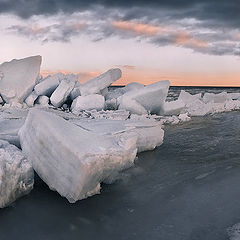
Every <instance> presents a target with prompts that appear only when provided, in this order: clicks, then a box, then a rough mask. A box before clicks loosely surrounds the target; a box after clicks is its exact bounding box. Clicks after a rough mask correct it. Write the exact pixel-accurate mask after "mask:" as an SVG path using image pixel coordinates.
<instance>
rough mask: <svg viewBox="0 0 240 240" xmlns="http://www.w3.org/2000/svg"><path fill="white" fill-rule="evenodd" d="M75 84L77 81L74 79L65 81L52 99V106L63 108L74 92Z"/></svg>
mask: <svg viewBox="0 0 240 240" xmlns="http://www.w3.org/2000/svg"><path fill="white" fill-rule="evenodd" d="M75 84H76V80H75V79H73V78H66V79H63V80H62V81H61V82H60V84H59V85H58V87H57V88H56V90H55V91H54V92H53V94H52V96H51V97H50V101H51V104H52V105H53V106H55V107H60V106H62V105H63V103H64V102H65V101H66V100H67V98H68V96H69V95H70V93H71V91H72V90H73V88H74V86H75Z"/></svg>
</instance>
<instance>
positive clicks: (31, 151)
mask: <svg viewBox="0 0 240 240" xmlns="http://www.w3.org/2000/svg"><path fill="white" fill-rule="evenodd" d="M19 136H20V141H21V146H22V149H23V152H24V154H25V155H26V156H27V157H28V158H29V159H31V160H32V163H33V168H34V170H35V171H36V172H37V173H38V175H39V176H40V177H41V178H42V179H43V181H45V182H46V183H47V184H48V186H49V187H50V188H51V189H52V190H56V191H58V192H59V193H60V194H61V195H62V196H64V197H66V198H67V199H68V201H69V202H71V203H73V202H76V201H77V200H80V199H83V198H87V197H89V196H92V195H94V194H97V193H99V191H100V183H101V182H103V181H106V182H109V181H111V180H112V179H114V177H116V175H117V174H118V172H119V171H122V170H123V169H126V168H129V167H130V166H132V165H133V163H134V159H135V156H136V152H137V149H136V141H137V139H136V137H122V136H121V137H118V136H102V135H99V134H94V133H91V132H89V131H87V130H84V129H83V128H80V127H78V126H75V125H74V124H72V123H70V122H68V121H66V120H63V119H62V118H61V117H58V116H56V115H54V114H52V113H48V112H44V111H40V110H37V109H32V110H30V111H29V114H28V116H27V119H26V121H25V124H24V126H23V127H22V128H21V129H20V131H19Z"/></svg>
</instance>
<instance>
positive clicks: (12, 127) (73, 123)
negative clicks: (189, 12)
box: [0, 56, 240, 207]
mask: <svg viewBox="0 0 240 240" xmlns="http://www.w3.org/2000/svg"><path fill="white" fill-rule="evenodd" d="M40 64H41V57H40V56H35V57H30V58H26V59H21V60H13V61H11V62H8V63H3V64H2V65H0V99H1V102H0V140H4V141H7V143H5V142H4V144H2V148H3V154H1V155H0V156H1V158H0V164H1V166H5V165H6V163H7V162H11V164H12V166H14V168H15V169H17V170H18V168H19V162H18V161H16V160H15V159H14V156H13V155H11V154H8V155H6V153H5V152H6V151H7V149H8V148H6V146H10V148H12V149H13V148H16V150H17V151H18V152H19V154H22V155H23V158H24V159H25V160H24V161H27V163H28V164H29V166H30V168H31V169H33V170H34V171H35V172H36V173H37V174H38V175H39V176H40V177H41V178H42V180H44V182H45V183H47V185H48V186H49V188H50V189H52V190H55V191H57V192H58V193H59V194H60V195H62V196H64V197H66V198H67V199H68V200H69V202H76V201H77V200H81V199H84V198H86V197H89V196H92V195H94V194H97V193H100V189H101V183H102V182H107V183H111V182H113V181H114V180H115V179H116V178H117V177H118V174H119V172H121V171H123V170H125V169H127V168H130V167H131V166H133V165H134V161H135V158H136V156H137V153H140V152H143V151H148V150H153V149H155V148H156V147H158V146H160V145H161V144H162V143H163V141H164V126H165V125H167V124H178V123H183V122H187V121H189V120H190V119H191V117H195V116H205V115H209V114H214V113H220V112H227V111H232V110H239V109H240V93H235V94H230V93H227V92H222V93H219V94H214V93H211V94H210V93H205V94H204V95H202V94H195V95H192V94H190V93H188V92H186V91H184V90H183V91H181V93H180V95H179V97H178V99H177V100H175V101H170V102H169V101H166V98H167V95H168V90H169V86H170V82H169V81H167V80H165V81H159V82H157V83H153V84H150V85H147V86H144V85H141V84H139V83H131V84H128V85H126V86H125V87H122V88H117V89H115V90H110V89H109V87H110V86H111V84H112V83H114V82H115V81H116V80H118V79H119V78H120V77H121V75H122V73H121V70H120V69H110V70H108V71H107V72H105V73H103V74H101V75H100V76H98V77H96V78H94V79H91V80H89V81H88V82H86V83H83V84H80V83H79V82H78V76H76V75H73V74H71V75H64V74H62V73H58V74H56V75H53V76H48V77H46V78H42V77H41V76H40ZM27 69H28V71H27ZM29 69H30V70H29ZM6 144H7V145H6ZM13 145H15V146H13ZM13 175H14V176H16V174H15V173H14V172H12V173H11V174H9V173H8V174H7V168H2V170H1V174H0V191H1V192H0V202H3V203H4V204H2V205H1V206H0V207H5V206H7V205H9V204H10V203H12V202H13V201H14V200H15V199H16V198H17V197H18V196H22V195H24V194H27V193H28V192H29V191H30V190H31V188H32V185H33V182H32V183H31V184H30V185H31V187H29V188H27V190H26V187H22V188H19V187H18V186H19V185H21V186H22V184H23V183H24V181H23V179H24V178H25V177H26V176H29V171H27V172H26V173H25V172H22V173H21V177H18V178H17V184H16V185H13V184H12V185H11V177H12V176H13ZM32 181H33V180H32ZM6 183H7V184H10V185H11V186H9V185H7V186H8V190H9V191H10V189H11V193H9V195H10V196H14V197H11V198H9V197H7V195H6V194H4V191H5V190H4V189H6V188H5V187H4V186H5V185H6ZM4 184H5V185H4ZM24 184H25V183H24ZM24 186H25V185H24ZM16 193H18V194H16Z"/></svg>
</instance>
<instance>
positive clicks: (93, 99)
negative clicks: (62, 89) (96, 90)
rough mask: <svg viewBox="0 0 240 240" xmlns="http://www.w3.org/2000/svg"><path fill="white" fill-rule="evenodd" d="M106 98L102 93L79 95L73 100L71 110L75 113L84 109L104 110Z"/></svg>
mask: <svg viewBox="0 0 240 240" xmlns="http://www.w3.org/2000/svg"><path fill="white" fill-rule="evenodd" d="M104 104H105V99H104V97H103V96H102V95H99V94H91V95H88V96H79V97H77V98H76V99H74V100H73V102H72V105H71V111H72V112H73V113H74V114H78V113H79V112H81V111H84V110H92V109H96V110H102V109H104Z"/></svg>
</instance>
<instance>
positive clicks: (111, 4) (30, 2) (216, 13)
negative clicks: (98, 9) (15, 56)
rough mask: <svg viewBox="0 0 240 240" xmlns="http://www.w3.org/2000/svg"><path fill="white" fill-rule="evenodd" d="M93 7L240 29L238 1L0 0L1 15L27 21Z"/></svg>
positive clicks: (129, 17)
mask: <svg viewBox="0 0 240 240" xmlns="http://www.w3.org/2000/svg"><path fill="white" fill-rule="evenodd" d="M96 5H98V6H103V7H105V8H119V9H125V10H127V11H126V16H124V17H125V19H127V20H130V19H136V18H140V17H146V18H149V19H153V18H156V19H159V18H161V17H165V18H167V19H169V20H170V19H182V18H186V17H188V18H196V19H199V20H202V21H208V22H209V23H208V24H213V25H214V24H216V25H222V24H224V25H231V26H235V27H239V26H240V18H239V12H240V4H239V1H238V0H231V1H229V0H201V1H200V0H198V1H197V0H160V1H157V0H122V1H116V0H88V1H85V0H80V1H77V0H8V1H7V0H0V13H14V14H16V15H18V16H21V17H23V18H29V17H31V16H32V15H42V14H43V15H45V14H56V13H58V12H66V13H73V12H76V11H83V10H86V9H91V8H93V7H94V6H96ZM159 10H161V11H160V12H159ZM162 10H164V11H162ZM160 20H161V19H160Z"/></svg>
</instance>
